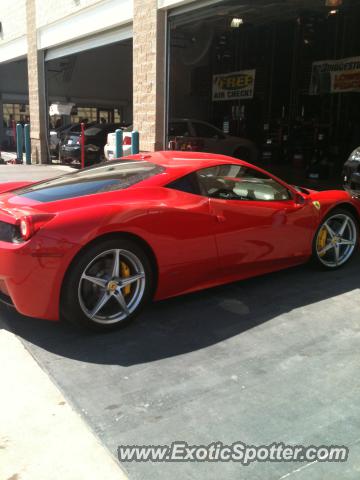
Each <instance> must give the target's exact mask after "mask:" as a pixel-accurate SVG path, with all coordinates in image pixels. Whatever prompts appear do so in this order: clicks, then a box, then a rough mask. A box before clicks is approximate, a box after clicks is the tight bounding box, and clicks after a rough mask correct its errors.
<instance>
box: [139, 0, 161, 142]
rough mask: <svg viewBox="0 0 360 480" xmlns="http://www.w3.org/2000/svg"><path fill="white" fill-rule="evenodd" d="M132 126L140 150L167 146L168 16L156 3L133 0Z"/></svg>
mask: <svg viewBox="0 0 360 480" xmlns="http://www.w3.org/2000/svg"><path fill="white" fill-rule="evenodd" d="M133 30H134V38H133V119H134V121H133V124H134V129H135V130H139V132H140V150H141V151H154V150H161V149H163V148H164V147H165V145H164V137H165V106H166V101H165V98H166V97H165V78H166V61H165V58H166V13H165V12H164V11H162V10H158V9H157V0H134V23H133Z"/></svg>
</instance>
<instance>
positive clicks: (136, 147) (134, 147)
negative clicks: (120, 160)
mask: <svg viewBox="0 0 360 480" xmlns="http://www.w3.org/2000/svg"><path fill="white" fill-rule="evenodd" d="M139 152H140V136H139V132H138V131H137V130H134V131H133V132H132V133H131V155H135V154H136V153H139Z"/></svg>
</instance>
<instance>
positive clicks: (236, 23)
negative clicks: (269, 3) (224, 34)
mask: <svg viewBox="0 0 360 480" xmlns="http://www.w3.org/2000/svg"><path fill="white" fill-rule="evenodd" d="M243 23H244V20H243V19H242V18H237V17H234V18H233V19H232V20H231V23H230V27H231V28H239V27H240V25H242V24H243Z"/></svg>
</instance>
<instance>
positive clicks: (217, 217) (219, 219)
mask: <svg viewBox="0 0 360 480" xmlns="http://www.w3.org/2000/svg"><path fill="white" fill-rule="evenodd" d="M215 217H216V220H217V221H218V222H219V223H224V222H225V220H226V218H225V217H224V215H221V214H220V213H217V214H216V215H215Z"/></svg>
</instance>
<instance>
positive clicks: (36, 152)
mask: <svg viewBox="0 0 360 480" xmlns="http://www.w3.org/2000/svg"><path fill="white" fill-rule="evenodd" d="M26 9H27V18H26V20H27V40H28V80H29V109H30V123H31V127H30V137H31V161H32V163H47V161H48V154H47V138H46V135H47V133H46V112H45V106H46V101H45V85H44V83H45V75H44V53H43V52H42V51H38V49H37V31H36V10H35V0H26Z"/></svg>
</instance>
